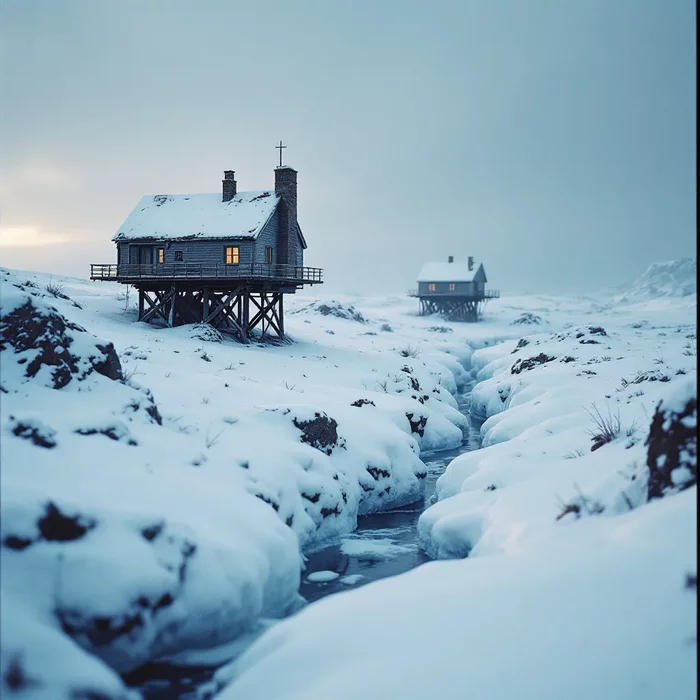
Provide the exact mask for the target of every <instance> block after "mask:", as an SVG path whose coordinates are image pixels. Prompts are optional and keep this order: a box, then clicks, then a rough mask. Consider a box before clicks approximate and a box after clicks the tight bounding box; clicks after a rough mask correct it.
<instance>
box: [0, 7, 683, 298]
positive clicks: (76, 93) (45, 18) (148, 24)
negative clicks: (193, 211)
mask: <svg viewBox="0 0 700 700" xmlns="http://www.w3.org/2000/svg"><path fill="white" fill-rule="evenodd" d="M695 55H696V35H695V3H694V2H692V0H501V1H499V2H493V1H491V0H459V1H454V2H447V1H446V0H433V1H432V2H425V1H423V2H413V1H410V0H409V1H406V0H404V1H399V0H396V1H394V0H373V1H370V0H353V2H336V1H335V0H329V1H327V2H322V1H321V0H316V1H313V0H279V1H272V0H255V1H254V2H253V1H252V0H248V1H247V2H236V1H235V0H200V1H198V2H195V1H194V0H187V1H185V0H61V1H60V2H58V1H56V0H0V87H1V88H2V92H1V98H0V99H1V103H0V109H1V112H0V126H1V130H0V215H1V217H2V218H1V220H0V256H1V258H2V261H1V262H0V264H4V265H8V266H12V267H22V268H26V269H41V270H47V271H54V272H61V273H67V274H76V275H81V276H85V275H87V272H88V267H87V266H88V264H89V263H90V262H112V261H113V260H114V258H115V254H114V250H113V244H112V243H111V242H110V238H111V236H112V235H113V233H114V231H115V230H116V228H117V227H118V226H119V224H120V223H121V222H122V221H123V219H124V218H126V216H127V214H128V213H129V212H130V211H131V209H132V208H133V206H134V205H135V204H136V202H137V201H138V199H139V198H140V197H141V196H142V195H143V194H152V193H154V194H155V193H162V192H171V193H177V192H211V191H218V190H219V188H220V184H221V178H222V171H223V170H224V169H228V168H231V169H234V170H235V171H236V178H237V180H238V183H239V189H242V190H243V189H264V188H267V187H271V186H272V184H273V172H272V171H273V168H274V166H275V163H276V158H277V151H275V150H274V145H275V144H276V143H277V142H278V141H279V140H280V139H283V140H284V142H285V143H286V144H288V148H287V150H286V152H285V157H286V159H287V161H288V162H289V163H290V164H291V165H293V166H294V167H296V168H297V169H298V170H299V218H300V222H301V225H302V227H303V229H304V233H305V235H306V238H307V240H308V242H309V249H308V251H307V258H306V262H307V263H308V264H310V265H317V266H320V267H324V268H325V270H326V278H327V280H328V284H327V289H328V290H329V291H333V290H337V291H371V292H383V291H403V290H405V289H407V288H409V287H410V286H412V285H413V280H414V279H415V276H416V273H417V271H418V268H419V267H420V265H421V263H422V262H423V260H425V259H446V258H447V255H449V254H451V255H454V256H455V257H457V258H463V257H466V256H467V255H474V256H476V257H477V258H478V259H479V260H481V261H483V262H484V265H485V267H486V270H487V274H488V276H489V282H490V286H492V287H494V288H500V289H502V290H510V291H541V292H565V291H574V292H577V291H589V290H595V289H597V288H599V287H602V286H605V285H610V284H616V283H619V282H623V281H626V280H628V279H630V278H632V277H634V276H636V275H637V274H638V273H639V272H641V271H642V270H643V269H644V268H645V267H646V266H647V265H648V264H649V263H651V262H654V261H659V260H668V259H674V258H678V257H682V256H695V255H696V247H695V228H696V217H697V212H696V203H695V194H696V156H695V150H696V144H695V141H696V136H695V133H696V132H695V119H696V72H695ZM20 244H21V245H20ZM27 244H31V245H27Z"/></svg>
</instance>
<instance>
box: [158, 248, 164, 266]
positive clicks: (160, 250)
mask: <svg viewBox="0 0 700 700" xmlns="http://www.w3.org/2000/svg"><path fill="white" fill-rule="evenodd" d="M157 260H158V262H159V263H160V264H161V265H162V264H163V263H164V262H165V248H158V258H157Z"/></svg>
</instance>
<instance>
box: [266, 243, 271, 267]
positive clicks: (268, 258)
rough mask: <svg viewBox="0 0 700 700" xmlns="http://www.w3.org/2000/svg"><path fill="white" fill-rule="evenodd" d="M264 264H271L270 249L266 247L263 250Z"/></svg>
mask: <svg viewBox="0 0 700 700" xmlns="http://www.w3.org/2000/svg"><path fill="white" fill-rule="evenodd" d="M265 262H266V263H267V264H268V265H271V264H272V248H271V247H270V246H267V248H265Z"/></svg>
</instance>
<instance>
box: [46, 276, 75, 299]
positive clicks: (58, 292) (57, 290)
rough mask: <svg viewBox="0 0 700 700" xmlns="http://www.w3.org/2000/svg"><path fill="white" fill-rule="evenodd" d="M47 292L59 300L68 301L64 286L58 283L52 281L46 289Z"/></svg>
mask: <svg viewBox="0 0 700 700" xmlns="http://www.w3.org/2000/svg"><path fill="white" fill-rule="evenodd" d="M44 289H46V291H47V292H48V293H49V294H50V295H51V296H52V297H56V298H57V299H68V298H69V297H68V296H66V295H65V294H64V293H63V289H64V286H63V285H62V284H58V283H57V282H54V281H53V279H50V280H49V281H48V283H47V285H46V287H44Z"/></svg>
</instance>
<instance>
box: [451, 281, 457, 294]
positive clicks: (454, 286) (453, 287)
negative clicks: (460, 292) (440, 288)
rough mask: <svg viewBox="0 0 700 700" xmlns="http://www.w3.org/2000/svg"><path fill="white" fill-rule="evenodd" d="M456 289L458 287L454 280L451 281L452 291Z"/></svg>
mask: <svg viewBox="0 0 700 700" xmlns="http://www.w3.org/2000/svg"><path fill="white" fill-rule="evenodd" d="M455 289H457V286H456V285H455V284H454V282H450V291H451V292H454V290H455Z"/></svg>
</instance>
